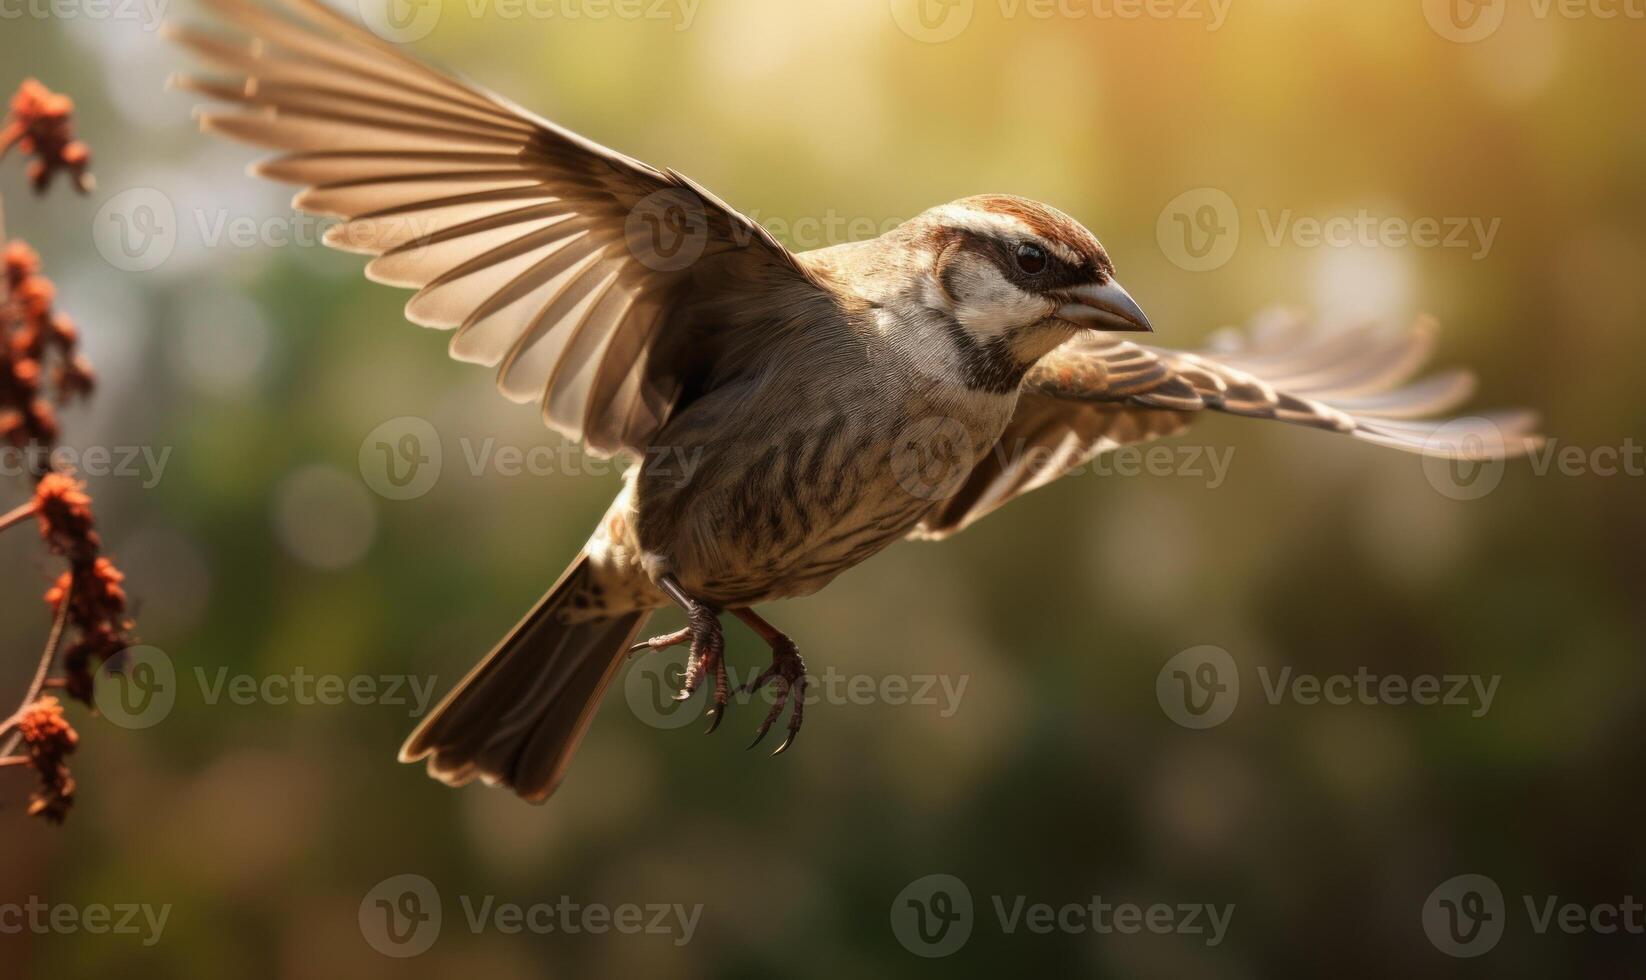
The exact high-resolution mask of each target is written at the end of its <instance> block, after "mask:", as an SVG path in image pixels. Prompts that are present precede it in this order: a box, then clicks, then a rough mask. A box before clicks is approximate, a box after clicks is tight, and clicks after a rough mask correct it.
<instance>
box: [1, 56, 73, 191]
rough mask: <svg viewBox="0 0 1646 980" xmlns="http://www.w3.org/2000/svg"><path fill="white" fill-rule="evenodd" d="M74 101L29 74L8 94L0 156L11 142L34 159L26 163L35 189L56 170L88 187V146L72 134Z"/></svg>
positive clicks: (42, 186)
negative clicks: (9, 107) (14, 90)
mask: <svg viewBox="0 0 1646 980" xmlns="http://www.w3.org/2000/svg"><path fill="white" fill-rule="evenodd" d="M73 113H74V101H73V100H72V99H70V98H69V97H68V96H66V95H59V94H57V93H56V92H53V91H51V90H50V89H48V88H46V87H45V86H44V85H41V84H40V83H39V82H37V81H35V80H34V79H32V78H30V79H28V80H27V81H25V82H24V83H23V84H22V86H21V87H20V88H18V90H17V94H16V95H14V96H12V97H11V118H10V119H8V120H6V125H5V128H4V129H0V158H4V157H5V155H6V154H7V153H8V152H10V150H11V148H12V146H13V145H16V146H18V147H19V148H21V149H22V151H23V152H24V153H26V154H28V155H29V156H32V157H34V159H33V160H32V161H31V162H30V163H29V181H30V183H32V184H33V185H34V189H35V191H37V192H40V191H44V190H45V189H46V188H47V187H49V186H51V180H52V177H53V175H55V174H56V173H57V171H59V170H62V171H66V172H67V173H68V174H69V177H70V178H71V179H72V180H73V181H74V186H75V189H76V190H78V191H80V193H82V194H84V193H87V192H88V191H90V190H91V187H92V179H91V175H90V174H88V173H86V167H87V166H89V165H90V164H91V150H90V149H88V148H87V147H86V144H84V143H82V142H80V141H79V140H77V139H75V138H74V118H73Z"/></svg>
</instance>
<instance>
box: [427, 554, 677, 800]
mask: <svg viewBox="0 0 1646 980" xmlns="http://www.w3.org/2000/svg"><path fill="white" fill-rule="evenodd" d="M587 566H588V556H587V555H579V556H578V559H577V561H575V562H573V563H572V566H571V567H570V568H568V569H566V572H565V574H563V575H561V577H560V581H559V582H556V583H555V585H554V588H552V589H550V590H549V592H548V594H547V595H545V596H544V597H543V598H542V599H541V600H540V601H539V602H538V603H537V605H536V606H535V607H534V608H533V609H532V611H531V612H530V613H528V614H527V615H526V618H525V619H523V620H521V621H520V624H519V625H518V626H516V627H515V628H514V629H513V630H512V631H511V632H510V633H509V635H508V636H506V637H504V639H503V642H502V643H499V644H498V645H497V648H496V649H495V650H493V651H492V652H491V653H489V654H487V655H486V657H485V659H483V660H481V661H480V663H479V664H477V665H476V666H475V668H474V669H473V670H471V671H470V672H469V674H468V676H467V677H465V678H463V680H462V681H461V682H460V683H459V684H458V685H457V687H455V688H454V689H452V691H451V693H449V694H447V695H446V697H445V699H444V700H443V701H441V702H440V704H439V706H438V707H436V708H435V709H434V711H433V712H431V713H430V715H429V716H428V717H427V718H426V719H424V720H423V723H422V724H420V725H418V727H417V730H416V731H414V732H412V734H411V737H410V738H408V739H407V740H406V744H405V746H404V747H402V748H401V750H400V761H402V762H416V761H418V760H420V759H424V758H427V759H428V768H429V775H431V776H433V777H435V778H436V779H439V780H440V781H442V782H445V783H449V784H451V785H454V786H456V785H461V784H463V783H467V782H469V781H470V780H472V779H474V778H475V777H476V776H479V777H480V778H481V779H482V780H483V781H485V782H486V783H488V784H492V785H502V786H508V787H509V788H510V789H512V790H514V791H515V792H516V793H518V794H520V795H521V796H522V797H525V798H526V799H528V800H531V801H533V802H542V801H543V800H545V799H547V798H548V796H549V794H550V793H552V792H554V789H555V787H557V786H558V785H559V784H560V780H561V779H562V778H564V776H565V773H566V768H567V766H569V765H570V764H571V758H572V755H573V753H575V752H576V751H577V744H578V742H580V741H581V740H582V738H583V733H584V732H585V731H586V730H587V729H588V727H589V723H590V722H591V721H592V720H593V718H594V712H595V709H596V708H597V707H598V706H599V704H600V697H601V695H602V694H603V693H605V690H606V686H607V685H608V684H610V683H611V681H612V678H613V677H614V676H615V675H616V674H617V670H618V668H619V667H620V666H621V665H622V663H623V654H624V652H625V651H626V650H627V649H628V647H629V645H630V644H631V643H632V642H634V637H635V635H636V634H637V633H638V632H639V631H640V627H641V626H642V625H643V624H644V623H645V620H646V619H647V614H646V613H644V612H633V613H626V614H624V615H621V616H618V617H615V618H612V619H598V620H591V621H588V622H580V623H571V624H568V623H564V622H561V619H560V616H559V615H558V614H559V613H560V612H561V610H562V609H564V608H565V606H566V604H567V603H568V602H570V600H571V596H572V595H573V594H575V592H576V591H577V589H578V588H579V587H580V586H581V585H582V584H583V583H584V580H585V579H586V577H587V575H588V569H587Z"/></svg>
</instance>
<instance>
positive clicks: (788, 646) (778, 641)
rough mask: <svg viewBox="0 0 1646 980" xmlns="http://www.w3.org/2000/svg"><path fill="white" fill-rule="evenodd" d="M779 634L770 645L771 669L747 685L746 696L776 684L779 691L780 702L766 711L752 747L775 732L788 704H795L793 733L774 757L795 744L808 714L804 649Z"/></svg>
mask: <svg viewBox="0 0 1646 980" xmlns="http://www.w3.org/2000/svg"><path fill="white" fill-rule="evenodd" d="M773 632H774V633H775V635H774V636H771V637H769V638H768V640H767V642H769V643H771V645H772V663H771V666H770V667H767V668H766V669H765V670H763V671H761V672H760V674H759V676H757V677H755V678H754V680H752V681H750V682H749V683H747V684H745V685H744V686H743V691H744V693H747V694H753V693H754V692H756V691H758V690H760V689H761V688H762V687H764V686H766V685H767V684H768V683H769V684H772V685H774V687H775V688H776V690H777V699H776V700H775V701H773V702H772V707H771V710H770V711H768V712H766V720H764V721H762V722H761V723H760V728H759V730H758V731H756V732H755V733H754V741H753V742H750V743H749V748H751V749H752V748H754V747H755V746H756V745H759V744H760V741H761V739H764V738H765V737H766V733H767V732H769V731H771V730H772V724H773V723H774V722H776V721H777V718H778V716H779V715H781V714H782V713H783V708H784V707H785V706H786V705H789V704H790V703H791V702H792V703H793V710H792V711H791V712H790V714H789V733H788V735H787V736H785V737H784V739H783V744H782V745H779V746H778V747H777V749H776V750H775V751H774V752H772V755H782V754H783V753H784V752H786V751H788V748H789V746H791V745H793V744H794V737H795V735H797V734H798V733H799V732H800V723H801V721H802V720H803V719H804V717H805V712H806V661H804V660H802V659H800V650H799V649H798V648H797V647H796V646H795V645H794V641H793V640H791V639H789V638H788V637H787V636H784V635H783V634H782V633H776V631H775V630H774V631H773Z"/></svg>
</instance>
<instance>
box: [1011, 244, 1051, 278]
mask: <svg viewBox="0 0 1646 980" xmlns="http://www.w3.org/2000/svg"><path fill="white" fill-rule="evenodd" d="M1017 267H1018V268H1019V269H1021V270H1023V271H1024V272H1025V273H1027V274H1028V275H1031V276H1038V275H1040V274H1041V273H1042V272H1045V271H1046V250H1045V249H1043V248H1041V247H1040V246H1039V245H1036V244H1034V243H1033V242H1024V243H1023V244H1021V245H1019V246H1017Z"/></svg>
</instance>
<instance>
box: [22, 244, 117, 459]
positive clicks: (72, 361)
mask: <svg viewBox="0 0 1646 980" xmlns="http://www.w3.org/2000/svg"><path fill="white" fill-rule="evenodd" d="M0 265H3V267H4V275H5V287H6V291H5V297H4V299H3V300H0V441H4V442H9V443H11V444H12V445H14V446H17V447H19V448H22V447H24V446H28V445H31V444H32V445H37V446H49V445H52V444H54V443H56V441H57V413H56V411H55V410H54V409H53V407H52V404H51V402H50V401H48V400H47V399H46V398H45V397H44V396H43V394H42V378H41V375H42V373H43V371H44V369H45V365H46V364H47V363H48V362H49V363H52V364H54V365H55V367H54V374H55V377H54V381H55V382H56V392H55V394H56V397H57V400H58V401H59V402H68V401H71V400H73V399H74V398H77V397H83V396H85V395H87V394H89V393H90V392H91V390H92V387H93V385H94V383H95V382H94V378H93V375H92V371H91V365H90V364H88V363H87V362H86V359H85V358H84V357H83V356H81V354H80V353H79V343H80V332H79V331H78V330H77V329H75V326H74V321H72V320H70V319H69V318H68V317H66V316H64V315H63V314H61V313H57V312H55V311H54V310H53V308H52V304H53V301H54V300H55V299H56V296H57V287H55V286H53V285H52V282H51V280H50V279H47V278H46V277H45V276H43V275H41V274H40V256H38V255H36V254H35V252H34V249H32V248H30V247H29V246H28V245H27V244H25V243H23V242H12V243H10V244H9V245H7V246H6V248H5V252H4V254H3V256H0Z"/></svg>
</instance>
